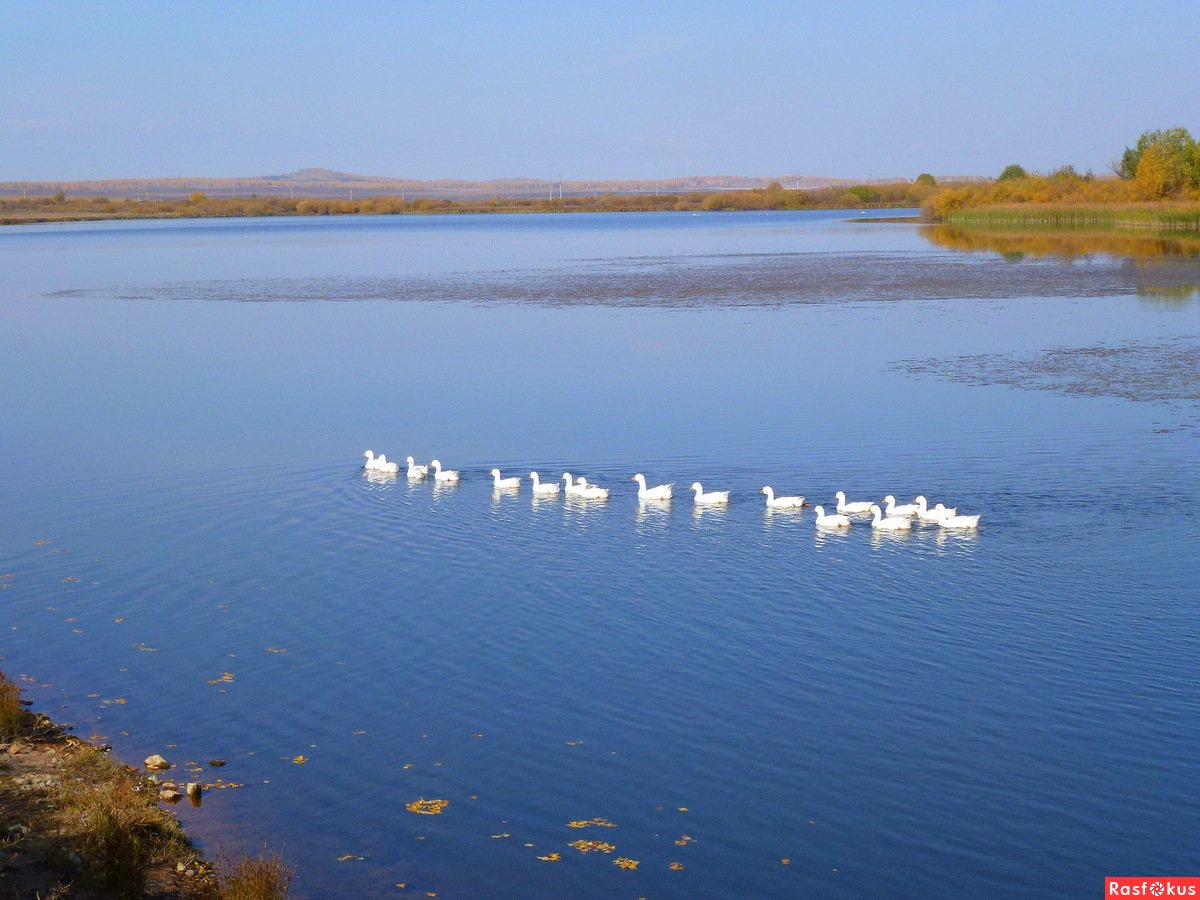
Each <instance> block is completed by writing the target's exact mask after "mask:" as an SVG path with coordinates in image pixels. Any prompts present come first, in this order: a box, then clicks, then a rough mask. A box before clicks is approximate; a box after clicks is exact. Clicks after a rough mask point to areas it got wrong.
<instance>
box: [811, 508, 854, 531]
mask: <svg viewBox="0 0 1200 900" xmlns="http://www.w3.org/2000/svg"><path fill="white" fill-rule="evenodd" d="M814 512H816V514H817V527H818V528H849V527H850V517H849V516H847V515H843V514H841V513H837V514H830V515H828V516H827V515H825V507H823V506H817V507H814Z"/></svg>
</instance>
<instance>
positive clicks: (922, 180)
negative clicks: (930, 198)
mask: <svg viewBox="0 0 1200 900" xmlns="http://www.w3.org/2000/svg"><path fill="white" fill-rule="evenodd" d="M916 183H917V184H923V185H928V186H930V187H932V186H933V185H935V184H937V179H936V178H934V177H933V176H932V175H930V174H929V173H928V172H922V173H921V174H920V175H918V176H917V180H916Z"/></svg>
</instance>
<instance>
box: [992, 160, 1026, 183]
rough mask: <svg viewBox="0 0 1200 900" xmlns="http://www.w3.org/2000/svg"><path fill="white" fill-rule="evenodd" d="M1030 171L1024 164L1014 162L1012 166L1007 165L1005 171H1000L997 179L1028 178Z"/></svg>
mask: <svg viewBox="0 0 1200 900" xmlns="http://www.w3.org/2000/svg"><path fill="white" fill-rule="evenodd" d="M1028 176H1029V173H1028V172H1026V171H1025V169H1024V168H1023V167H1022V166H1018V165H1017V164H1016V163H1013V164H1012V165H1011V166H1005V167H1004V171H1003V172H1001V173H1000V177H999V178H997V179H996V180H997V181H1012V180H1013V179H1014V178H1027V177H1028Z"/></svg>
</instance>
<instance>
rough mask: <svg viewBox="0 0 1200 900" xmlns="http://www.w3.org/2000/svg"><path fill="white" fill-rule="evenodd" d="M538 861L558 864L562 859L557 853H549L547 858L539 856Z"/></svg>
mask: <svg viewBox="0 0 1200 900" xmlns="http://www.w3.org/2000/svg"><path fill="white" fill-rule="evenodd" d="M538 859H543V860H545V861H546V862H558V861H559V860H560V859H562V857H561V856H559V855H558V854H557V853H551V854H550V855H548V856H539V857H538Z"/></svg>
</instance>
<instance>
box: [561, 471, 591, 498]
mask: <svg viewBox="0 0 1200 900" xmlns="http://www.w3.org/2000/svg"><path fill="white" fill-rule="evenodd" d="M563 481H565V482H566V483H567V486H566V488H565V489H564V490H563V493H564V494H566V495H567V496H568V497H579V496H582V495H583V489H584V488H585V487H586V486H587V479H586V478H580V479H579V480H578V481H574V480H572V478H571V473H570V472H563Z"/></svg>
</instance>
